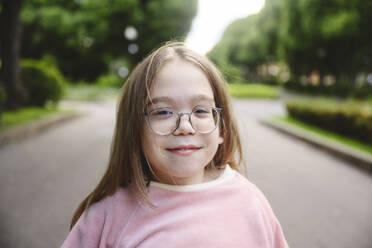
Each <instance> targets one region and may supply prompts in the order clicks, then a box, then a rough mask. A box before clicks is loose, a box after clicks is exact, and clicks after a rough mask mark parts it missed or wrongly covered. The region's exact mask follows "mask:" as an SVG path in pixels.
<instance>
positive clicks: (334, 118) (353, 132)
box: [286, 100, 372, 144]
mask: <svg viewBox="0 0 372 248" xmlns="http://www.w3.org/2000/svg"><path fill="white" fill-rule="evenodd" d="M286 108H287V111H288V113H289V115H290V116H292V117H293V118H295V119H298V120H300V121H304V122H307V123H309V124H313V125H316V126H319V127H321V128H324V129H327V130H330V131H334V132H335V133H338V134H341V135H345V136H349V137H352V138H356V139H358V140H360V141H363V142H366V143H368V144H372V106H371V105H370V104H368V103H363V102H360V101H359V102H357V101H353V102H351V101H349V102H339V101H335V100H292V101H288V102H286Z"/></svg>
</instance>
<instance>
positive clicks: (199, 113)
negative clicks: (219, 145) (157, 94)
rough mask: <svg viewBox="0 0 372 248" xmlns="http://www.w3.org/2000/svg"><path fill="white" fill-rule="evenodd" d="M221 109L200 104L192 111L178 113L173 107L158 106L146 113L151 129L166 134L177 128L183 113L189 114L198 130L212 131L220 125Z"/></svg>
mask: <svg viewBox="0 0 372 248" xmlns="http://www.w3.org/2000/svg"><path fill="white" fill-rule="evenodd" d="M221 111H222V109H221V108H216V107H202V106H198V107H196V108H194V109H193V111H192V112H191V113H178V112H177V111H175V110H173V109H169V108H158V109H153V110H151V111H149V112H145V113H144V114H145V116H146V117H147V118H146V119H147V123H148V125H149V127H150V129H151V130H152V131H153V132H154V133H156V134H158V135H162V136H166V135H170V134H172V133H174V132H175V131H176V130H177V128H178V127H179V125H180V122H181V117H182V116H183V115H188V116H189V122H190V124H191V126H192V128H193V129H194V130H195V131H196V132H198V133H201V134H208V133H211V132H213V131H214V130H215V129H216V128H217V127H218V123H219V121H220V114H221Z"/></svg>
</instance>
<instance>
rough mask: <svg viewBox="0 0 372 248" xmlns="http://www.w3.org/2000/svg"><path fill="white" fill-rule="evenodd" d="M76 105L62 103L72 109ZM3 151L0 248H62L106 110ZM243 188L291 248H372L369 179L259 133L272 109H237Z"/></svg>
mask: <svg viewBox="0 0 372 248" xmlns="http://www.w3.org/2000/svg"><path fill="white" fill-rule="evenodd" d="M70 104H73V103H64V105H70ZM78 106H79V107H80V108H82V109H84V110H85V111H87V112H88V114H87V115H85V116H84V117H81V118H78V119H75V120H72V121H69V122H67V123H65V124H62V125H59V126H57V127H54V128H52V129H48V130H45V131H44V132H42V133H40V134H38V135H35V136H33V137H30V138H27V139H25V140H23V141H21V142H18V143H13V144H10V145H8V146H5V147H2V148H1V149H0V164H1V165H0V188H1V190H0V199H1V204H0V218H1V220H2V221H1V224H0V247H9V248H18V247H31V248H33V247H35V248H36V247H37V248H44V247H59V246H60V245H61V244H62V242H63V240H64V239H65V237H66V235H67V234H68V224H69V220H70V218H71V215H72V212H73V210H74V209H75V207H76V206H77V204H78V203H79V202H80V201H81V200H82V198H83V197H84V196H85V195H86V194H87V193H88V192H89V191H90V190H91V189H92V187H94V186H95V184H96V183H97V181H98V179H99V178H100V176H101V175H102V173H103V171H104V170H105V166H106V163H107V157H108V154H109V146H110V141H111V137H112V131H113V127H114V114H115V104H114V103H113V102H101V103H99V102H98V103H82V104H78ZM234 108H235V113H236V115H237V117H238V120H239V126H240V129H241V136H242V138H243V147H244V155H245V161H246V166H247V176H248V179H249V180H251V181H252V182H253V183H255V184H256V185H258V186H259V188H260V189H261V190H262V191H263V192H264V194H265V195H266V196H267V198H268V200H269V201H270V203H271V205H272V208H273V210H274V212H275V213H276V215H277V217H278V219H279V220H280V222H281V224H282V227H283V229H284V232H285V235H286V237H287V240H288V242H289V244H290V246H291V247H295V248H296V247H301V248H316V247H319V248H323V247H324V248H336V247H337V248H349V247H355V248H371V247H372V236H371V235H370V234H371V233H372V211H371V206H372V176H371V175H370V174H367V173H365V172H364V171H361V170H359V169H357V168H355V167H354V166H352V165H351V164H349V163H347V162H344V161H342V160H339V159H337V158H335V157H333V156H330V155H328V154H327V153H325V152H323V151H321V150H318V149H317V148H314V147H312V146H310V145H307V144H305V143H303V142H301V141H298V140H296V139H293V138H290V137H288V136H286V135H284V134H281V133H278V132H276V131H274V130H271V129H269V128H268V127H265V126H262V125H260V124H259V122H258V120H259V118H264V117H266V116H270V115H272V114H283V113H284V109H283V107H282V104H281V103H280V102H279V101H269V100H267V101H265V100H234Z"/></svg>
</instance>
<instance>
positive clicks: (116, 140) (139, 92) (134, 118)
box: [70, 42, 242, 229]
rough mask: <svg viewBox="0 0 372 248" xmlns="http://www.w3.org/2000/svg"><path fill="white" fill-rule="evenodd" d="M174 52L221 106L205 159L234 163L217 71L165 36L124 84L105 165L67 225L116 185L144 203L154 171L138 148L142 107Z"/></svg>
mask: <svg viewBox="0 0 372 248" xmlns="http://www.w3.org/2000/svg"><path fill="white" fill-rule="evenodd" d="M175 58H178V59H182V60H184V61H186V62H189V63H192V64H194V65H196V66H197V67H198V68H200V69H201V70H202V71H203V72H204V73H205V75H206V76H207V78H208V80H209V82H210V84H211V87H212V90H213V93H214V99H215V102H216V106H217V107H220V108H222V109H223V110H222V111H223V112H222V118H221V120H222V121H221V124H220V125H221V127H220V132H221V136H222V138H223V141H224V142H223V143H222V144H221V145H220V146H219V148H218V150H217V152H216V155H215V156H214V158H213V160H212V161H211V163H210V164H211V165H213V166H217V167H220V166H224V165H225V164H229V165H230V167H232V168H233V169H235V170H237V169H238V167H239V165H240V163H241V161H242V150H241V143H240V138H239V134H238V129H237V124H236V121H235V119H234V117H233V115H232V109H231V103H230V97H229V95H228V93H227V88H226V87H227V86H226V83H225V81H224V79H223V77H222V75H221V74H220V72H219V71H218V70H217V69H216V67H215V66H214V65H213V64H212V62H210V61H209V60H208V59H207V58H206V57H204V56H200V55H198V54H197V53H195V52H193V51H192V50H190V49H188V48H186V47H185V46H184V44H183V43H180V42H168V43H166V44H165V45H163V46H161V47H160V48H158V49H157V50H155V51H153V52H152V53H151V54H150V55H148V56H147V57H146V58H145V59H144V60H143V61H142V62H141V63H139V64H138V65H137V66H136V67H135V68H134V70H133V71H132V73H131V75H130V76H129V78H128V79H127V81H126V83H125V84H124V86H123V88H122V92H121V96H120V98H119V102H118V106H117V118H116V126H115V131H114V135H113V140H112V143H111V151H110V158H109V163H108V167H107V170H106V172H105V174H104V176H103V177H102V179H101V181H100V182H99V183H98V185H97V186H96V188H95V189H94V190H93V191H92V192H91V193H90V194H89V195H88V196H87V197H86V198H85V199H84V200H83V201H82V202H81V203H80V205H79V207H78V208H77V209H76V211H75V213H74V215H73V217H72V220H71V225H70V228H71V229H72V227H73V226H74V225H75V223H76V222H77V220H78V219H79V218H80V216H81V215H82V213H83V212H84V211H85V210H87V209H88V208H89V206H90V205H92V204H93V203H95V202H98V201H100V200H101V199H103V198H104V197H106V196H109V195H112V194H113V193H114V192H115V191H116V190H117V189H118V188H119V187H128V188H130V189H131V190H133V191H132V192H133V193H134V194H135V195H136V196H139V199H141V200H143V201H144V202H146V203H149V201H148V199H147V186H148V183H149V181H150V180H152V178H153V175H152V174H151V170H150V169H149V168H148V165H147V162H146V158H145V157H144V155H143V153H142V144H141V140H142V129H143V125H144V116H143V112H144V111H145V110H146V105H147V103H148V102H149V101H150V88H151V85H152V84H153V82H154V79H155V77H156V75H157V72H158V71H159V70H160V68H161V67H162V65H164V63H166V62H167V61H170V60H172V59H175ZM211 165H208V166H211Z"/></svg>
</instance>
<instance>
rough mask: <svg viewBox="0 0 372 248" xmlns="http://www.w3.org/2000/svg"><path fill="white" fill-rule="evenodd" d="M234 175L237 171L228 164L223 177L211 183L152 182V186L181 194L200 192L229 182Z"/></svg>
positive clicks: (222, 174)
mask: <svg viewBox="0 0 372 248" xmlns="http://www.w3.org/2000/svg"><path fill="white" fill-rule="evenodd" d="M234 175H235V170H233V169H231V167H230V166H229V165H228V164H227V165H226V167H225V170H224V171H223V172H222V173H221V175H220V176H219V177H218V178H216V179H214V180H212V181H209V182H205V183H198V184H190V185H172V184H164V183H159V182H155V181H151V182H150V186H153V187H157V188H162V189H166V190H172V191H179V192H190V191H199V190H203V189H208V188H211V187H215V186H217V185H220V184H222V183H224V182H226V181H227V180H229V179H230V178H232V177H233V176H234Z"/></svg>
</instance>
